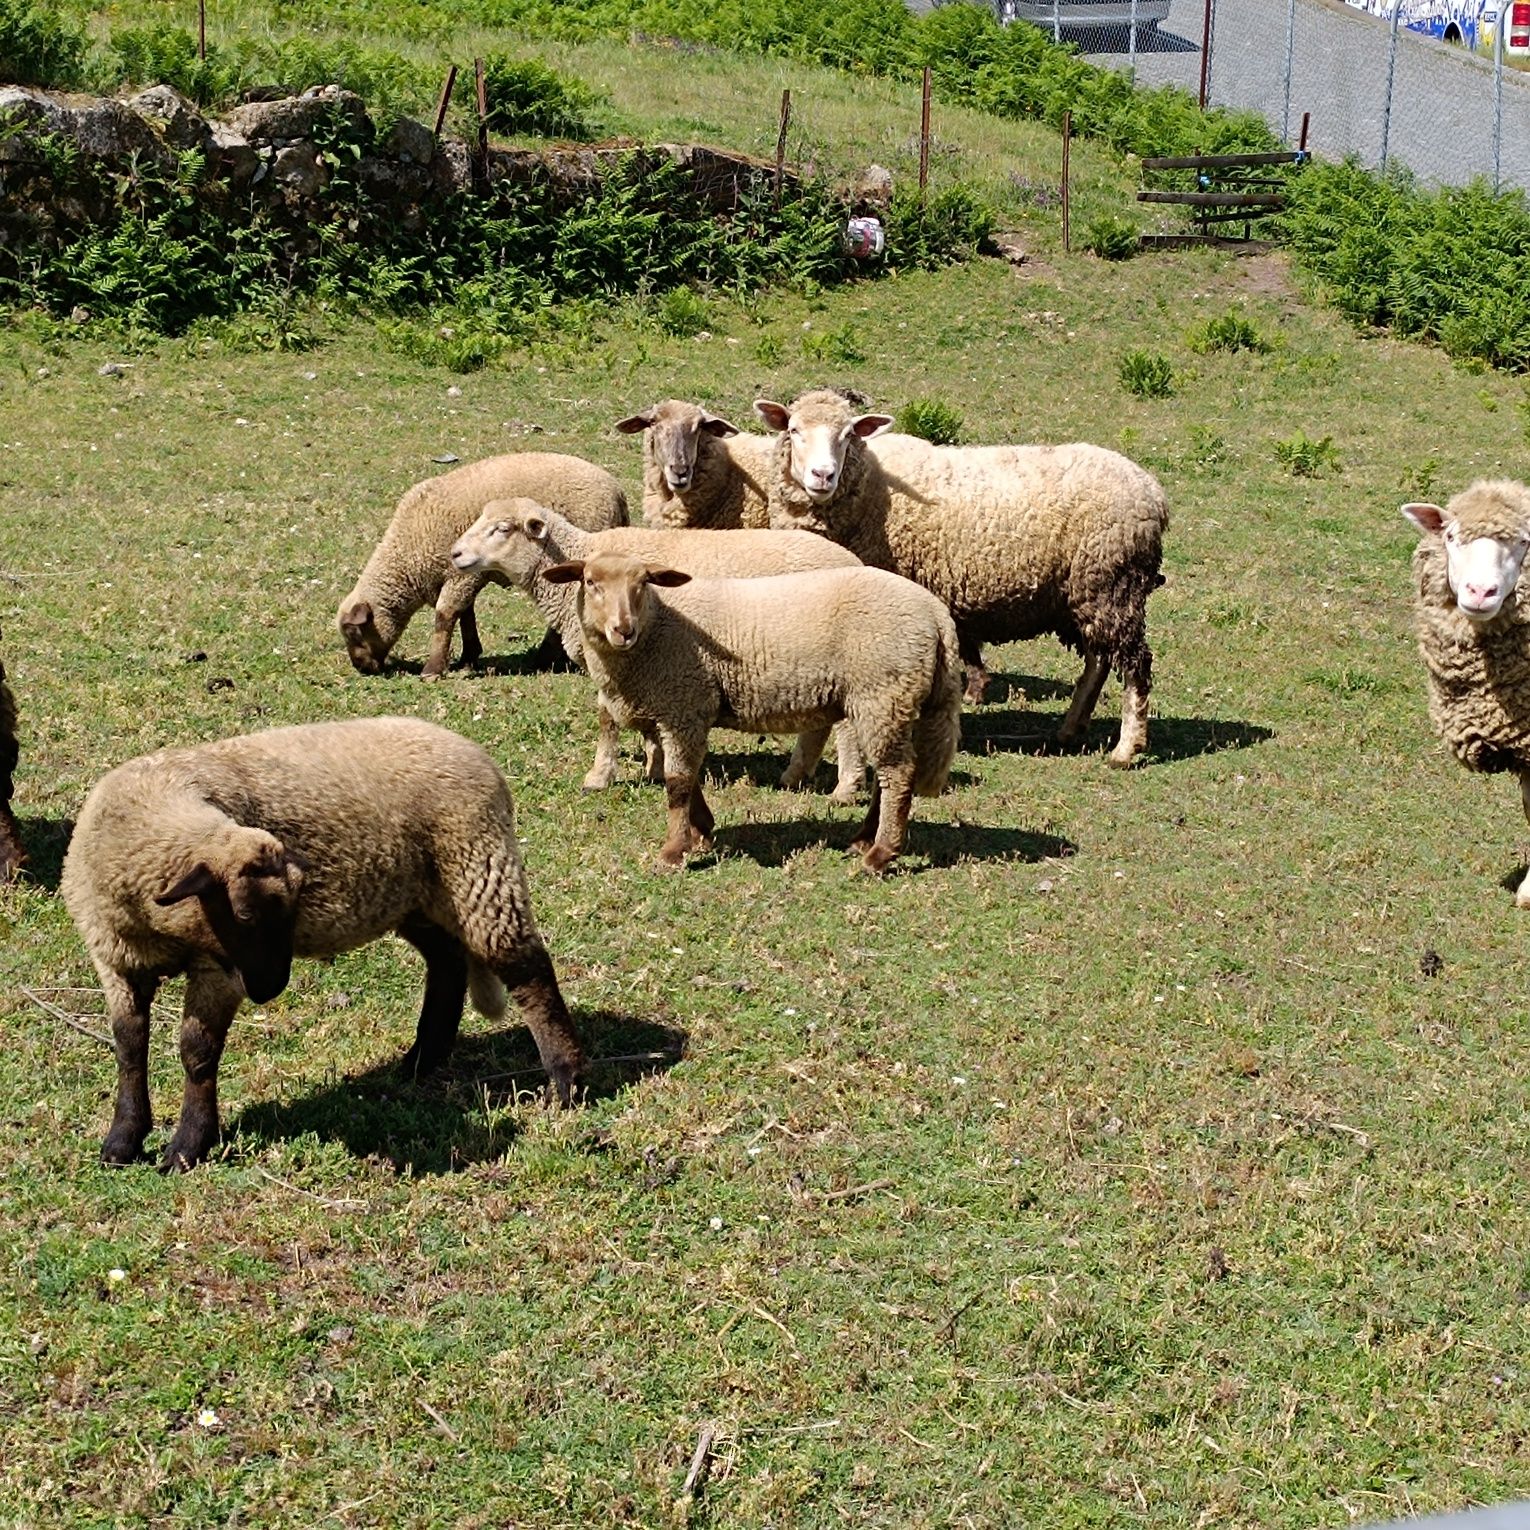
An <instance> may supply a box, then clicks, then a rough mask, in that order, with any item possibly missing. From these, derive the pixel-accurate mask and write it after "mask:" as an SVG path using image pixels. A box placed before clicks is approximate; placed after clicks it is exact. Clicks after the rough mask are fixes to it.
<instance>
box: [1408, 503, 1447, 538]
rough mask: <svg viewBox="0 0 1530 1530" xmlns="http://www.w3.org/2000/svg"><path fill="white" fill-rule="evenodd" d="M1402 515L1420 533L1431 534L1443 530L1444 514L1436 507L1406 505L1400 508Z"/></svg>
mask: <svg viewBox="0 0 1530 1530" xmlns="http://www.w3.org/2000/svg"><path fill="white" fill-rule="evenodd" d="M1402 513H1403V514H1404V515H1405V516H1406V517H1407V518H1408V519H1409V520H1410V521H1412V522H1413V524H1414V525H1415V526H1417V527H1418V529H1419V530H1420V531H1430V532H1432V531H1443V530H1444V529H1445V512H1444V511H1443V510H1442V509H1440V507H1439V506H1438V505H1424V504H1408V505H1404V506H1403V507H1402Z"/></svg>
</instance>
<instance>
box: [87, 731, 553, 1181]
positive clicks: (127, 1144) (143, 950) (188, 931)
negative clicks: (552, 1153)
mask: <svg viewBox="0 0 1530 1530" xmlns="http://www.w3.org/2000/svg"><path fill="white" fill-rule="evenodd" d="M61 887H62V891H63V895H64V902H65V904H66V906H67V907H68V909H69V912H70V914H71V915H72V916H73V918H74V922H75V924H76V926H77V927H78V929H79V931H80V934H81V936H82V937H83V938H84V941H85V945H86V947H87V949H88V950H89V952H90V955H91V959H92V960H93V961H94V962H95V965H96V971H97V972H98V973H99V974H100V977H101V985H102V987H103V988H104V990H105V992H106V1000H107V1008H108V1011H109V1013H110V1015H111V1022H112V1035H113V1037H114V1038H115V1042H116V1050H117V1107H116V1113H115V1115H114V1116H113V1118H112V1125H111V1130H110V1131H109V1132H108V1133H107V1136H106V1141H105V1142H104V1143H103V1144H102V1148H101V1159H102V1161H103V1162H104V1163H107V1164H126V1163H131V1162H132V1161H133V1160H134V1159H136V1158H137V1157H138V1156H139V1154H140V1152H141V1150H142V1148H143V1141H144V1138H145V1136H146V1135H147V1134H148V1131H149V1127H150V1125H151V1124H152V1116H151V1114H150V1110H149V1086H148V1079H147V1075H146V1072H145V1069H146V1067H147V1063H148V1048H149V1006H150V1005H151V1004H152V1002H153V1000H154V995H155V993H156V991H157V990H158V988H159V985H160V983H161V981H162V980H163V979H165V978H167V977H172V976H174V975H176V974H178V973H182V972H184V973H185V974H186V1004H185V1013H184V1016H183V1018H182V1022H181V1061H182V1063H183V1064H184V1066H185V1070H186V1093H185V1099H184V1102H183V1104H182V1107H181V1117H180V1124H179V1125H178V1126H177V1127H176V1130H175V1135H174V1136H173V1137H172V1138H171V1139H170V1143H169V1146H168V1147H167V1148H166V1149H165V1156H164V1161H163V1164H162V1167H163V1168H166V1169H189V1168H191V1167H192V1165H194V1164H195V1163H197V1162H198V1161H199V1160H200V1159H201V1158H203V1157H204V1156H205V1155H206V1154H207V1152H208V1151H209V1150H210V1149H211V1148H212V1146H213V1145H214V1143H215V1142H216V1141H217V1138H218V1061H219V1058H220V1056H221V1055H222V1052H223V1042H224V1038H225V1037H226V1035H227V1034H228V1028H229V1023H230V1022H231V1021H232V1020H233V1018H234V1012H235V1011H236V1010H237V1009H238V1008H239V1004H240V1001H241V1000H242V999H244V998H245V997H246V996H248V997H249V998H250V999H252V1000H253V1001H254V1002H255V1003H257V1004H264V1003H266V1002H268V1001H269V1000H271V999H274V998H275V997H276V996H277V994H279V993H280V992H281V991H282V990H283V989H284V988H285V987H286V986H287V980H288V978H289V976H290V974H291V969H292V958H293V957H294V956H333V955H335V954H336V953H337V952H340V951H349V950H351V949H352V948H353V947H355V946H360V945H365V944H366V943H367V942H368V941H372V940H376V939H377V937H378V936H380V935H385V934H387V933H388V932H389V931H392V932H393V933H395V934H397V935H400V936H402V937H403V939H405V940H406V941H408V942H409V944H410V945H412V946H413V947H414V948H415V949H416V950H417V951H418V952H419V953H420V955H421V956H423V957H424V958H425V1000H424V1005H423V1007H422V1008H421V1010H420V1020H419V1027H418V1033H417V1035H416V1037H415V1042H414V1045H413V1046H412V1047H410V1049H409V1051H408V1053H407V1054H406V1056H405V1058H404V1062H403V1066H404V1070H405V1072H406V1073H409V1074H423V1073H426V1072H428V1071H430V1070H431V1069H432V1068H434V1067H436V1066H438V1065H439V1064H440V1063H442V1062H444V1061H445V1059H446V1057H447V1055H448V1053H449V1052H450V1051H451V1048H452V1044H453V1042H454V1041H455V1040H456V1038H457V1027H458V1025H459V1023H460V1021H461V1018H462V1003H463V997H464V995H465V994H466V993H471V994H472V998H473V1004H474V1006H475V1007H476V1008H477V1009H479V1010H480V1011H481V1012H482V1013H483V1014H485V1015H491V1016H498V1015H501V1014H503V1013H504V1011H505V989H506V988H508V989H509V990H510V992H511V993H513V994H514V995H515V998H516V1000H517V1002H518V1003H519V1005H520V1007H521V1013H522V1015H523V1017H524V1019H525V1021H526V1024H527V1025H528V1026H529V1027H530V1028H531V1033H532V1035H533V1037H534V1038H535V1039H536V1043H537V1049H538V1051H539V1052H540V1053H541V1056H542V1064H543V1066H544V1067H545V1068H546V1069H547V1072H548V1074H549V1076H550V1077H551V1079H552V1082H553V1084H554V1086H555V1087H556V1089H557V1091H558V1095H559V1097H560V1098H561V1099H562V1100H563V1102H564V1103H565V1104H566V1103H567V1102H568V1101H569V1099H570V1098H571V1096H572V1093H573V1090H574V1087H575V1085H576V1083H577V1081H578V1077H579V1070H580V1066H581V1062H582V1054H581V1051H580V1046H579V1040H578V1037H577V1036H576V1035H575V1032H574V1029H573V1026H572V1025H571V1024H570V1022H569V1016H568V1011H567V1009H566V1008H565V1007H564V1004H563V996H562V994H561V993H560V992H559V991H558V980H557V978H556V976H555V975H554V973H553V966H552V961H551V959H550V958H549V957H548V954H547V950H546V948H545V947H544V946H543V944H542V937H541V936H540V935H539V934H538V933H537V927H536V923H535V921H534V920H533V919H532V914H531V901H530V896H529V893H528V890H527V886H526V873H525V871H524V869H523V868H522V866H521V859H520V854H519V851H518V850H517V847H516V838H515V822H514V816H513V810H512V807H511V803H510V792H509V789H508V788H507V787H506V785H505V782H504V778H503V777H502V776H501V775H500V773H499V770H498V769H497V767H496V766H495V764H494V762H493V760H491V759H490V758H489V756H488V755H487V754H485V753H484V751H483V750H482V749H480V748H479V747H478V745H477V744H474V743H470V742H469V741H468V740H467V739H465V738H461V737H459V736H458V735H457V734H455V733H449V732H447V731H446V729H444V728H438V727H436V726H434V725H433V724H431V723H424V722H418V721H415V720H414V719H412V718H405V717H376V718H368V719H365V720H362V721H357V722H337V723H312V724H308V725H307V726H303V727H295V728H277V729H273V730H272V731H270V732H267V733H254V734H250V735H247V736H245V737H243V738H230V739H223V740H220V741H219V742H216V743H211V744H199V745H195V746H193V747H191V748H187V749H166V750H161V751H160V752H159V753H158V754H150V755H145V756H143V757H141V758H139V759H136V760H129V761H128V762H127V764H125V765H119V766H118V767H117V768H116V769H115V770H113V771H112V772H111V773H110V774H108V775H106V776H104V777H102V779H101V780H100V781H98V782H97V783H96V786H95V788H94V790H93V791H92V792H91V793H90V795H89V796H88V797H87V798H86V799H85V806H84V808H83V809H82V811H81V813H80V818H79V822H78V824H77V825H76V827H75V831H74V839H73V841H72V842H71V844H70V846H69V854H68V856H67V858H66V859H65V862H64V873H63V880H62V884H61Z"/></svg>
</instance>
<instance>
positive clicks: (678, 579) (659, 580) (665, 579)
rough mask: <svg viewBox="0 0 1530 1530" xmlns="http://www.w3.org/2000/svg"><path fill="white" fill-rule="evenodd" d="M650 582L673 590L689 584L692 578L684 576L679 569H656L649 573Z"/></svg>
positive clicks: (687, 575)
mask: <svg viewBox="0 0 1530 1530" xmlns="http://www.w3.org/2000/svg"><path fill="white" fill-rule="evenodd" d="M648 582H649V584H658V585H663V586H664V588H665V589H667V590H672V589H674V588H675V587H676V586H677V585H681V584H689V583H690V582H691V576H690V575H689V574H682V573H681V572H680V570H679V569H677V568H656V569H652V570H650V571H649V575H648Z"/></svg>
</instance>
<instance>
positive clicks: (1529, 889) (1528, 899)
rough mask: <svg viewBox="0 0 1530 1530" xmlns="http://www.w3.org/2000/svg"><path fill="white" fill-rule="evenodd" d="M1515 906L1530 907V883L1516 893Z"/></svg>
mask: <svg viewBox="0 0 1530 1530" xmlns="http://www.w3.org/2000/svg"><path fill="white" fill-rule="evenodd" d="M1514 906H1515V908H1530V885H1526V886H1524V887H1521V888H1520V890H1519V891H1518V892H1517V893H1515V894H1514Z"/></svg>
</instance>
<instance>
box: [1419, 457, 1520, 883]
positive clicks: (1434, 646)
mask: <svg viewBox="0 0 1530 1530" xmlns="http://www.w3.org/2000/svg"><path fill="white" fill-rule="evenodd" d="M1402 513H1403V514H1404V515H1405V516H1406V517H1407V518H1408V520H1410V521H1411V522H1412V523H1413V524H1414V525H1415V526H1416V527H1417V528H1418V529H1419V530H1420V531H1421V532H1422V533H1423V536H1422V537H1421V538H1420V540H1419V544H1418V546H1417V547H1416V548H1415V549H1414V553H1413V577H1414V583H1415V598H1414V618H1415V624H1416V627H1417V631H1418V651H1419V653H1420V655H1421V656H1422V658H1423V660H1424V667H1425V669H1426V670H1427V671H1428V675H1429V718H1430V721H1431V722H1432V723H1433V724H1434V728H1435V731H1436V732H1437V733H1439V735H1440V736H1441V737H1442V738H1443V739H1444V740H1445V742H1446V744H1447V745H1449V747H1450V749H1451V751H1452V753H1454V755H1455V757H1456V758H1457V759H1458V760H1459V761H1460V762H1461V763H1462V764H1463V765H1464V766H1465V767H1466V768H1467V769H1468V770H1480V771H1486V772H1495V771H1511V772H1512V773H1513V774H1515V775H1516V776H1518V777H1519V791H1520V800H1521V802H1522V803H1523V805H1524V810H1525V816H1526V818H1527V819H1530V602H1524V601H1521V600H1520V599H1519V594H1518V582H1519V576H1520V569H1521V567H1522V566H1523V564H1524V561H1525V553H1526V551H1527V549H1530V488H1527V487H1526V486H1525V485H1524V484H1522V483H1515V482H1513V481H1511V480H1509V479H1496V480H1495V479H1479V480H1478V481H1477V482H1476V483H1473V484H1471V485H1470V486H1469V487H1468V488H1466V489H1463V490H1462V492H1461V493H1459V494H1457V495H1456V496H1455V498H1454V499H1452V500H1451V501H1450V503H1449V504H1448V505H1446V506H1445V507H1444V508H1443V509H1442V508H1441V507H1440V506H1439V505H1431V504H1420V503H1412V504H1406V505H1404V506H1403V507H1402ZM1514 901H1515V903H1516V904H1517V905H1518V906H1519V907H1520V908H1530V873H1527V874H1526V876H1525V878H1524V880H1523V881H1521V883H1520V885H1519V888H1518V890H1517V891H1516V892H1515V894H1514Z"/></svg>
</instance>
